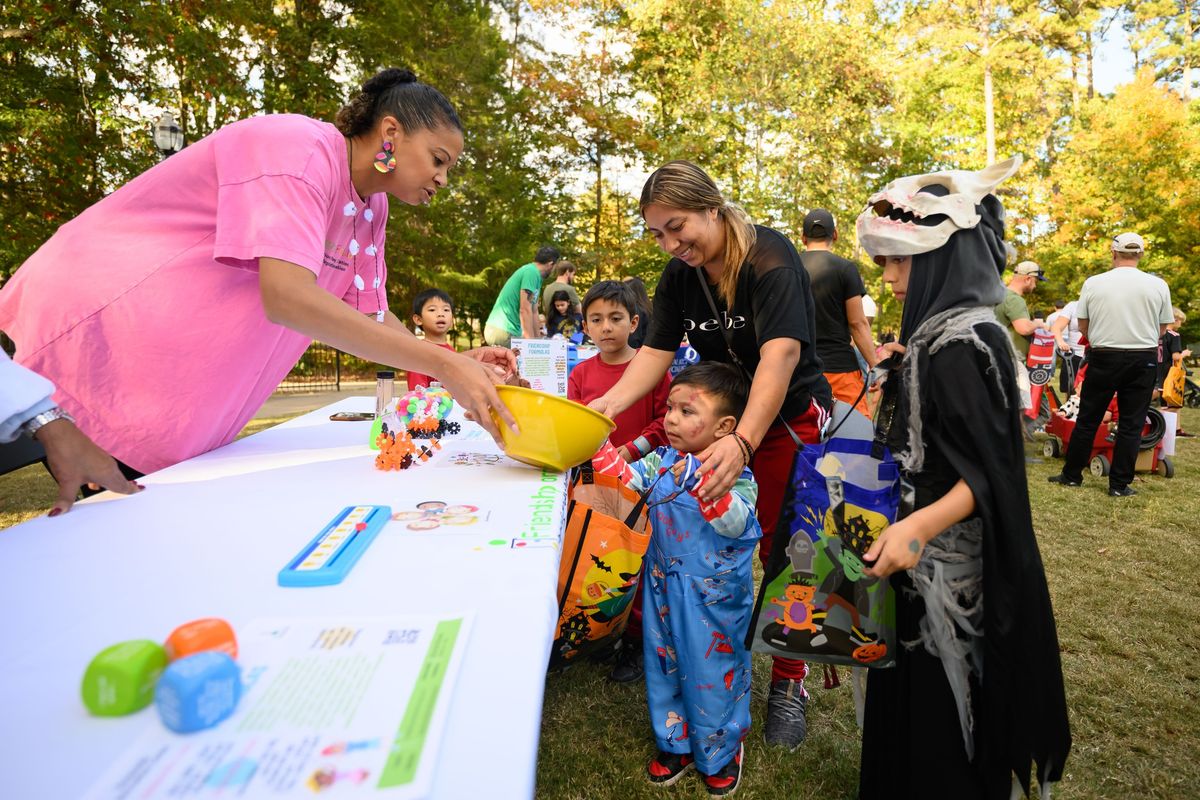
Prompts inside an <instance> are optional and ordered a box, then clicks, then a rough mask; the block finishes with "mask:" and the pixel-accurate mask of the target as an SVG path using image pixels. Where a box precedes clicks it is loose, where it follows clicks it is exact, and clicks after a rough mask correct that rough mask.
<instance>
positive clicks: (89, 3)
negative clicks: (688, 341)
mask: <svg viewBox="0 0 1200 800" xmlns="http://www.w3.org/2000/svg"><path fill="white" fill-rule="evenodd" d="M1106 31H1108V32H1110V34H1111V33H1113V32H1117V31H1121V32H1122V34H1123V35H1128V37H1129V41H1130V43H1131V47H1132V49H1133V52H1134V56H1135V59H1136V60H1137V62H1138V64H1139V65H1141V66H1142V67H1144V68H1145V69H1144V71H1143V72H1142V73H1141V74H1140V75H1139V77H1138V79H1137V80H1136V81H1134V82H1132V83H1130V84H1129V85H1127V86H1124V87H1121V88H1119V89H1118V91H1117V92H1116V93H1115V95H1114V96H1111V97H1105V96H1101V95H1100V94H1098V93H1097V92H1096V91H1095V90H1094V74H1095V69H1094V63H1095V60H1096V58H1097V52H1098V48H1100V47H1101V42H1102V41H1103V40H1104V35H1105V32H1106ZM1198 62H1200V3H1197V2H1196V1H1195V0H1147V1H1146V2H1136V3H1135V2H1132V0H1129V1H1128V2H1122V0H1036V2H1035V0H911V1H909V0H904V1H902V2H894V1H892V0H838V2H834V3H827V2H824V1H823V0H821V1H818V0H786V1H782V0H777V2H770V3H763V2H758V1H757V0H496V1H495V2H484V1H483V0H376V2H373V3H371V4H369V5H368V4H367V3H365V2H362V0H277V1H276V2H262V0H228V2H220V3H217V2H201V1H200V0H168V1H167V2H151V3H148V2H143V1H142V0H105V1H104V2H100V1H99V0H71V1H70V2H62V3H56V4H50V3H42V2H33V1H32V0H12V2H9V3H6V4H5V5H4V6H3V8H2V9H0V75H2V77H0V219H2V220H3V226H4V231H5V236H4V237H3V239H0V279H2V278H3V277H4V276H7V275H8V274H11V272H12V271H13V270H15V269H16V268H17V266H19V265H20V263H21V262H22V261H23V260H24V258H25V257H26V256H28V254H29V253H31V252H32V251H33V250H34V249H36V247H37V246H38V245H39V244H40V243H41V242H42V241H44V240H45V239H46V238H47V237H48V236H49V235H50V234H51V233H52V232H53V231H54V230H55V228H56V227H57V226H58V225H61V224H62V223H63V222H65V221H67V220H69V219H70V218H71V217H73V216H74V215H76V214H78V213H79V212H80V211H81V210H82V209H84V208H86V207H87V206H88V205H89V204H91V203H93V202H95V201H96V200H97V199H99V198H100V197H102V196H103V195H104V194H105V193H106V192H108V191H111V190H112V189H113V188H115V187H116V186H119V185H120V184H121V183H122V182H124V181H125V180H128V179H129V178H130V177H132V176H133V175H136V174H137V173H138V172H140V171H142V170H144V169H146V168H147V167H149V166H151V165H152V164H153V163H155V160H156V158H157V156H156V154H155V153H154V149H153V144H152V141H151V138H150V126H151V123H152V122H153V120H154V119H155V118H156V117H157V115H158V113H159V111H161V110H162V109H165V108H169V109H171V110H173V111H174V112H175V113H176V116H177V117H178V118H179V119H180V121H181V123H182V124H183V126H184V128H185V132H186V135H187V138H188V141H195V140H196V139H197V138H199V137H201V136H203V135H205V134H207V133H209V132H211V131H212V130H214V129H215V128H217V127H220V126H221V125H224V124H226V123H228V122H230V121H232V120H235V119H239V118H241V117H244V116H247V115H250V114H255V113H264V112H266V113H275V112H299V113H306V114H310V115H313V116H317V117H322V118H327V119H329V118H332V115H333V114H334V112H335V111H336V109H337V108H338V107H339V106H340V105H341V103H342V102H344V100H345V99H346V97H347V96H348V95H349V93H350V91H351V90H352V88H353V87H354V86H355V85H356V84H357V83H358V82H359V81H360V80H361V79H362V78H363V77H364V76H365V75H368V74H370V73H371V72H373V71H374V70H375V69H377V68H378V67H380V66H384V65H394V64H398V65H407V66H411V67H412V68H413V69H414V70H415V71H416V72H417V73H418V74H419V75H420V76H421V77H422V78H423V79H425V80H428V81H429V82H431V83H433V84H434V85H436V86H439V87H440V88H442V89H443V90H444V91H445V92H446V93H447V94H448V95H449V96H451V98H452V99H453V100H454V102H455V103H456V104H457V105H458V106H459V108H460V111H461V113H462V116H463V118H464V121H465V123H466V126H467V151H466V154H465V157H464V159H463V162H462V165H461V166H460V167H459V168H458V169H457V170H456V171H455V173H454V174H453V176H452V178H453V181H452V188H451V190H450V191H448V192H446V193H444V194H443V195H440V196H439V197H438V199H437V202H435V203H434V204H432V205H431V206H430V207H427V208H418V209H407V208H406V209H399V208H398V209H396V212H395V213H393V215H392V218H391V220H390V222H389V225H390V228H389V236H388V252H387V261H388V265H389V270H390V273H391V291H392V294H393V298H392V299H393V302H394V303H396V304H397V305H398V306H401V307H402V306H403V305H404V304H406V303H407V301H408V298H409V297H411V296H412V294H413V293H414V292H415V291H417V290H419V289H420V288H422V287H423V286H425V285H428V284H439V285H442V286H444V287H445V288H447V289H448V290H450V291H451V292H452V293H453V294H454V295H455V296H456V298H457V299H458V301H459V304H460V306H461V307H462V308H463V310H464V311H465V312H466V314H467V315H471V316H476V317H478V316H480V315H485V314H486V312H487V310H488V308H489V307H490V304H491V299H492V297H493V296H494V293H495V291H496V289H497V288H498V286H499V285H500V283H501V282H502V281H503V280H504V278H505V277H506V276H507V274H508V272H509V271H511V269H512V268H513V267H514V266H516V265H518V264H520V263H523V262H524V261H526V260H528V258H529V257H530V256H531V254H532V252H533V250H534V249H535V248H536V247H537V246H538V245H539V244H542V243H545V242H554V243H556V244H559V245H560V246H561V247H562V248H563V250H564V251H565V252H566V253H567V254H568V256H569V257H572V258H573V259H574V260H575V261H577V262H578V263H579V264H580V266H581V268H582V270H583V272H582V277H583V278H585V279H589V278H596V277H619V276H620V275H623V274H642V275H645V276H647V277H651V278H652V277H653V275H654V273H655V272H656V270H657V269H658V268H659V266H660V265H661V263H662V257H661V255H659V254H657V253H656V252H655V250H654V248H653V246H652V244H651V243H650V242H648V241H647V239H646V238H645V236H644V235H643V233H642V229H641V224H640V219H639V217H638V214H637V194H638V190H639V188H640V185H641V180H642V179H643V178H644V176H645V174H646V173H647V172H648V171H649V170H650V169H653V168H654V167H655V166H657V165H658V164H659V163H662V162H664V161H667V160H669V159H672V158H691V159H694V160H696V161H698V162H700V163H702V164H703V165H704V166H705V167H706V168H708V169H709V170H710V171H711V172H712V173H713V174H714V176H715V177H717V179H718V180H719V182H720V183H721V185H722V186H723V188H724V189H725V190H726V191H727V192H728V193H729V194H730V195H731V196H732V197H733V198H734V199H735V200H737V201H738V202H740V203H741V204H743V205H744V206H745V207H746V208H747V209H748V210H749V211H750V213H751V214H752V216H754V217H755V218H756V219H759V220H762V221H764V222H767V223H769V224H773V225H777V226H780V227H782V228H784V229H786V230H788V231H790V232H792V233H795V234H798V232H799V223H800V220H801V219H802V218H803V215H804V213H805V212H806V211H807V210H808V209H809V208H812V207H814V206H825V207H828V208H830V209H832V210H833V211H834V212H835V214H836V215H837V216H838V218H839V219H840V220H841V221H842V225H843V235H844V239H843V244H842V249H843V251H844V252H846V253H847V254H851V253H852V250H853V236H852V230H851V223H852V221H853V218H854V216H855V215H856V214H857V212H858V211H859V210H860V208H861V206H862V204H863V202H864V200H865V198H866V196H867V194H868V193H869V191H870V190H871V189H873V188H875V187H877V186H878V185H880V184H882V183H883V182H885V181H886V180H888V179H889V178H891V177H895V176H896V175H900V174H905V173H912V172H924V171H928V170H931V169H938V168H944V167H952V166H953V167H968V168H977V167H981V166H983V165H984V164H985V163H986V162H987V160H988V159H989V158H991V157H996V158H1003V157H1005V156H1007V155H1009V154H1011V153H1014V152H1019V153H1022V154H1023V155H1024V156H1025V157H1026V158H1027V160H1028V162H1027V165H1026V167H1024V168H1023V169H1022V171H1021V173H1020V174H1019V175H1018V176H1017V177H1016V178H1015V179H1013V180H1012V181H1010V183H1009V185H1008V186H1007V187H1006V189H1005V191H1006V198H1005V199H1006V205H1007V206H1008V208H1009V211H1010V223H1011V226H1012V230H1013V234H1014V239H1015V243H1016V244H1017V246H1018V249H1019V250H1020V252H1021V254H1022V255H1023V256H1030V257H1033V258H1036V259H1039V260H1041V261H1042V262H1043V263H1044V265H1045V266H1046V267H1047V268H1048V269H1049V270H1050V272H1051V275H1052V276H1053V281H1052V283H1051V284H1049V285H1048V286H1046V287H1045V288H1043V289H1042V290H1040V292H1039V294H1038V296H1037V297H1035V298H1034V301H1035V303H1043V304H1048V303H1049V301H1051V300H1053V299H1055V297H1056V296H1062V297H1069V296H1070V295H1071V293H1072V292H1074V291H1075V290H1077V289H1078V286H1079V284H1080V283H1081V282H1082V280H1083V279H1084V278H1085V277H1086V276H1087V275H1088V274H1090V273H1091V272H1093V271H1095V270H1096V269H1098V268H1101V267H1102V266H1103V265H1104V263H1105V262H1106V256H1105V252H1104V251H1105V249H1106V241H1107V239H1108V237H1110V236H1111V235H1112V234H1113V233H1115V232H1118V231H1120V230H1125V229H1134V230H1138V231H1140V232H1141V233H1143V235H1145V236H1146V237H1147V239H1148V241H1149V243H1150V247H1151V253H1150V255H1149V257H1148V259H1147V262H1146V263H1147V267H1148V268H1150V269H1153V270H1156V271H1158V272H1160V273H1161V274H1163V276H1164V277H1166V278H1167V279H1168V281H1169V282H1170V283H1171V284H1172V287H1173V289H1174V290H1175V295H1176V299H1177V302H1179V303H1180V304H1181V305H1184V306H1185V307H1187V306H1189V305H1190V304H1192V303H1193V302H1196V301H1197V300H1200V286H1198V285H1197V283H1198V282H1200V281H1198V279H1197V278H1195V277H1193V271H1194V268H1195V265H1196V262H1197V259H1198V258H1200V216H1198V214H1197V212H1198V211H1200V208H1198V207H1197V206H1198V204H1200V200H1198V199H1197V198H1198V194H1197V189H1200V152H1198V149H1197V148H1198V146H1197V144H1196V142H1197V141H1200V111H1198V110H1197V106H1196V104H1195V103H1194V102H1192V98H1193V97H1194V96H1195V93H1196V88H1195V85H1194V84H1195V82H1196V80H1197V79H1198V78H1200V71H1198V69H1197V67H1200V63H1198ZM865 272H866V277H867V278H868V283H869V284H871V283H872V282H876V283H875V285H874V288H875V289H876V291H875V292H874V293H875V295H876V298H877V299H884V298H882V297H880V295H881V294H882V293H881V292H880V291H878V289H880V288H881V287H879V286H878V284H877V276H876V275H875V274H874V273H875V271H874V269H873V268H870V267H869V266H868V268H867V269H866V270H865ZM1189 310H1191V311H1193V312H1197V313H1194V314H1193V316H1195V317H1198V318H1200V307H1196V308H1191V309H1189ZM897 316H898V315H897V309H895V308H893V307H891V306H890V305H889V304H888V303H886V302H885V303H884V304H883V310H882V315H881V319H882V321H883V323H884V324H888V323H891V324H894V322H895V319H896V318H897ZM1190 327H1191V326H1189V328H1190ZM1196 331H1197V332H1200V326H1198V327H1197V328H1196Z"/></svg>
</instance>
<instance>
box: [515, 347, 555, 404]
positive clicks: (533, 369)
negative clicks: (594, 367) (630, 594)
mask: <svg viewBox="0 0 1200 800" xmlns="http://www.w3.org/2000/svg"><path fill="white" fill-rule="evenodd" d="M568 344H569V342H567V340H566V339H513V340H512V348H513V350H516V351H517V368H518V369H519V370H520V372H521V377H522V378H524V379H525V380H527V381H529V385H530V387H531V388H534V389H537V390H538V391H539V392H549V393H550V394H554V395H558V396H559V397H566V396H567V347H568Z"/></svg>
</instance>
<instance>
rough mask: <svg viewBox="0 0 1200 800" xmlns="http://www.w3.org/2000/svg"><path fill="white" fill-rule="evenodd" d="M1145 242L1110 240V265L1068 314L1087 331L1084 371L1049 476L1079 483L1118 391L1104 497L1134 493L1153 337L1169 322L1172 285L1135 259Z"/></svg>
mask: <svg viewBox="0 0 1200 800" xmlns="http://www.w3.org/2000/svg"><path fill="white" fill-rule="evenodd" d="M1145 251H1146V243H1145V242H1144V241H1143V240H1142V237H1141V236H1138V235H1137V234H1136V233H1122V234H1121V235H1120V236H1118V237H1116V238H1115V239H1113V243H1112V256H1113V262H1112V268H1111V269H1110V270H1108V272H1105V273H1103V274H1101V275H1093V276H1092V277H1090V278H1088V279H1087V280H1086V281H1084V283H1083V289H1081V290H1080V293H1079V301H1078V304H1077V305H1076V308H1075V315H1076V316H1077V317H1078V318H1079V330H1080V332H1081V333H1083V335H1084V336H1086V337H1087V338H1088V342H1089V347H1088V355H1087V374H1086V376H1085V377H1084V379H1083V386H1082V387H1081V388H1080V390H1079V416H1078V417H1077V418H1076V420H1075V430H1074V431H1073V432H1072V433H1071V442H1070V444H1069V445H1068V446H1067V455H1066V461H1065V463H1064V464H1063V468H1062V473H1061V474H1058V475H1051V476H1050V478H1049V480H1050V482H1051V483H1057V484H1061V485H1063V486H1080V485H1081V484H1082V483H1083V468H1084V466H1085V465H1086V464H1087V463H1088V460H1089V458H1090V457H1091V453H1092V441H1093V440H1094V439H1095V438H1096V430H1097V429H1098V428H1099V427H1100V421H1101V419H1102V418H1103V417H1104V412H1105V410H1106V409H1107V408H1108V404H1109V403H1110V402H1111V401H1112V398H1113V395H1114V394H1115V395H1116V396H1117V413H1118V419H1119V421H1118V423H1117V436H1116V440H1115V442H1114V444H1113V458H1112V467H1111V469H1110V471H1109V473H1108V494H1109V496H1110V497H1129V496H1131V495H1135V494H1137V492H1136V491H1135V490H1133V489H1131V488H1130V487H1129V484H1130V483H1132V482H1133V470H1134V465H1135V463H1136V462H1137V454H1138V445H1139V444H1140V443H1141V439H1142V426H1143V424H1144V423H1145V421H1146V411H1147V409H1149V408H1150V397H1151V395H1152V394H1153V392H1154V381H1155V377H1156V375H1157V370H1158V340H1159V337H1160V336H1162V334H1163V331H1165V330H1166V329H1167V325H1168V324H1169V323H1171V322H1173V321H1174V315H1173V312H1172V310H1171V290H1170V289H1169V288H1167V284H1166V282H1165V281H1163V279H1162V278H1159V277H1156V276H1154V275H1150V274H1148V273H1145V272H1142V271H1141V270H1140V269H1138V262H1139V261H1140V260H1141V258H1142V255H1143V254H1144V253H1145Z"/></svg>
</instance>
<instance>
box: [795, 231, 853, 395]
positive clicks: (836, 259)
mask: <svg viewBox="0 0 1200 800" xmlns="http://www.w3.org/2000/svg"><path fill="white" fill-rule="evenodd" d="M800 263H802V264H803V265H804V269H805V271H806V272H808V279H809V283H810V285H811V286H812V294H813V305H814V307H815V308H816V310H817V319H816V323H817V355H818V356H820V357H821V364H822V366H823V367H824V368H825V371H826V372H858V371H859V366H858V359H857V358H856V357H855V356H854V349H853V348H854V345H853V342H852V341H851V339H850V322H849V320H848V319H846V301H847V300H849V299H850V298H851V297H862V296H863V295H864V294H866V288H865V287H864V286H863V282H862V276H861V275H859V274H858V265H857V264H855V263H854V262H853V261H850V260H848V259H845V258H842V257H841V256H835V255H834V254H833V253H831V252H829V251H828V250H808V251H805V252H803V253H801V254H800Z"/></svg>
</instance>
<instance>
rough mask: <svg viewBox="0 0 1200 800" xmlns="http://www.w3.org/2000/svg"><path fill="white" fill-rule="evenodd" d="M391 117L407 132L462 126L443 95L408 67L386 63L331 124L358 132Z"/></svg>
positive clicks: (347, 133)
mask: <svg viewBox="0 0 1200 800" xmlns="http://www.w3.org/2000/svg"><path fill="white" fill-rule="evenodd" d="M385 116H392V117H395V118H396V119H397V120H398V121H399V122H400V125H401V126H402V127H403V128H404V130H405V131H406V132H408V133H412V132H413V131H418V130H433V129H436V128H442V127H448V128H452V129H454V130H457V131H461V130H462V122H461V121H460V120H459V118H458V113H457V112H456V111H455V110H454V106H452V105H450V101H449V100H447V99H446V96H445V95H443V94H442V93H441V92H439V91H438V90H437V89H435V88H433V87H432V86H430V85H429V84H426V83H421V82H420V81H418V80H417V76H416V75H414V74H413V72H412V71H411V70H407V69H399V68H396V67H390V68H388V69H383V70H380V71H379V72H377V73H376V74H375V75H373V76H371V77H370V78H369V79H368V80H367V81H366V82H365V83H364V84H363V85H362V89H361V90H360V91H359V93H358V95H356V96H355V97H354V98H353V99H351V101H350V102H349V103H347V104H346V105H344V106H343V107H342V109H341V110H340V111H338V113H337V118H336V119H335V121H334V124H335V125H337V128H338V130H339V131H341V132H342V134H343V135H345V136H351V137H353V136H361V135H363V134H364V133H367V132H368V131H370V130H371V128H372V127H374V126H375V124H376V123H377V122H378V121H379V120H380V119H381V118H383V117H385Z"/></svg>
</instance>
